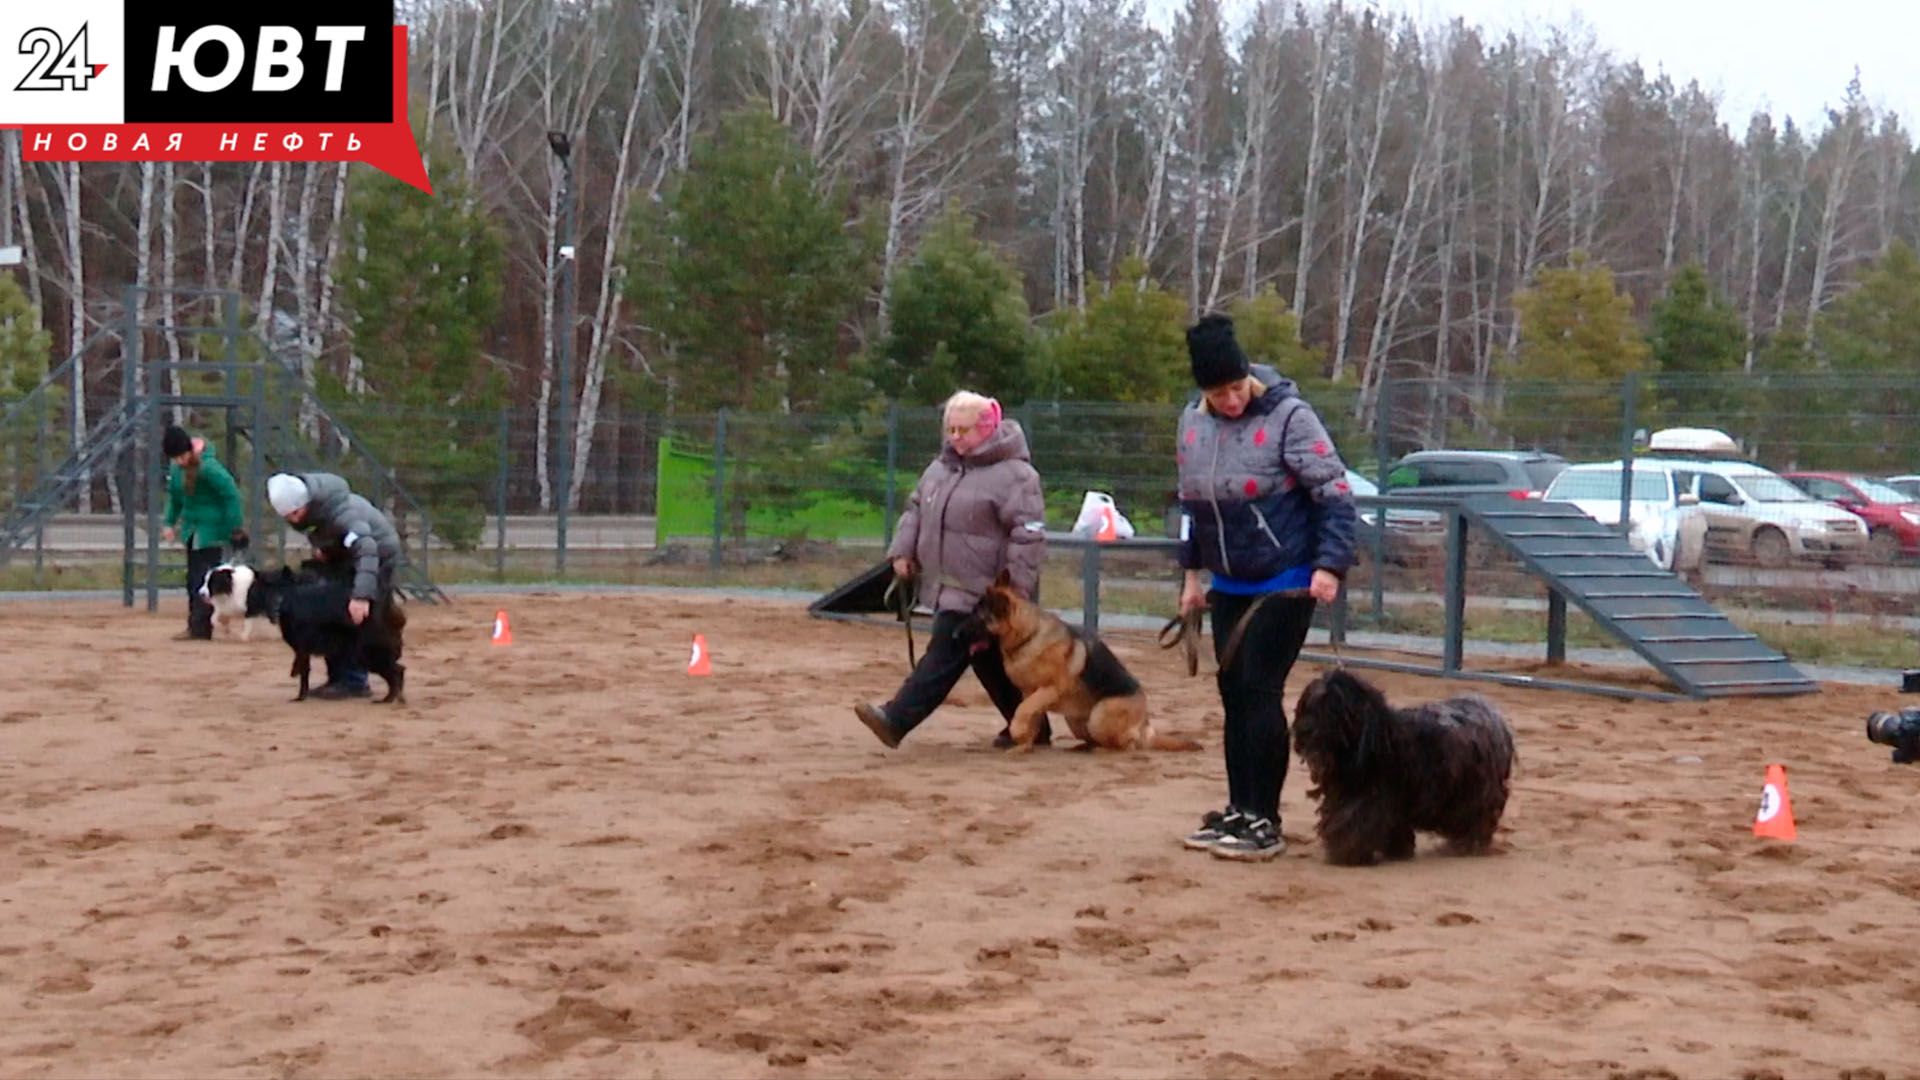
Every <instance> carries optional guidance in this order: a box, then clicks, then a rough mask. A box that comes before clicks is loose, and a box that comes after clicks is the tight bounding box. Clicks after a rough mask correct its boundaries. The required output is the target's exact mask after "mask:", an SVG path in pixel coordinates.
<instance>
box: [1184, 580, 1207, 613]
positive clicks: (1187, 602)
mask: <svg viewBox="0 0 1920 1080" xmlns="http://www.w3.org/2000/svg"><path fill="white" fill-rule="evenodd" d="M1206 608H1207V590H1206V588H1205V587H1204V586H1202V585H1201V584H1200V571H1198V570H1189V571H1187V574H1186V578H1185V580H1184V581H1183V582H1182V584H1181V586H1180V614H1181V616H1182V617H1184V616H1186V615H1187V614H1188V613H1190V612H1195V611H1205V610H1206Z"/></svg>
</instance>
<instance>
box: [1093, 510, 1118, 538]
mask: <svg viewBox="0 0 1920 1080" xmlns="http://www.w3.org/2000/svg"><path fill="white" fill-rule="evenodd" d="M1093 539H1094V540H1095V541H1096V542H1098V543H1102V544H1111V543H1113V542H1114V541H1115V540H1118V539H1120V527H1119V526H1118V525H1116V524H1114V520H1113V507H1111V506H1103V507H1101V508H1100V531H1099V532H1097V533H1094V534H1093Z"/></svg>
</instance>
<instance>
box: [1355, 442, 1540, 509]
mask: <svg viewBox="0 0 1920 1080" xmlns="http://www.w3.org/2000/svg"><path fill="white" fill-rule="evenodd" d="M1566 467H1567V460H1566V459H1565V458H1563V457H1561V456H1560V455H1558V454H1547V453H1542V452H1541V451H1538V450H1420V451H1417V452H1415V453H1411V454H1408V455H1407V456H1406V457H1403V458H1401V459H1400V460H1399V461H1396V462H1394V463H1393V467H1392V468H1391V469H1388V470H1387V491H1386V493H1387V494H1389V495H1427V494H1432V495H1444V496H1447V497H1449V498H1451V497H1454V496H1459V495H1511V496H1513V497H1514V498H1516V499H1537V498H1539V497H1540V495H1541V494H1542V493H1543V492H1545V491H1546V490H1547V485H1548V484H1551V483H1553V478H1554V477H1556V476H1559V475H1560V473H1561V470H1563V469H1565V468H1566Z"/></svg>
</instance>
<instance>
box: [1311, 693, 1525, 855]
mask: <svg viewBox="0 0 1920 1080" xmlns="http://www.w3.org/2000/svg"><path fill="white" fill-rule="evenodd" d="M1293 748H1294V749H1295V750H1296V751H1298V752H1299V754H1300V758H1301V760H1303V761H1305V762H1306V765H1307V772H1308V774H1309V775H1310V776H1312V778H1313V783H1314V787H1313V789H1312V790H1311V791H1309V792H1308V794H1309V795H1312V796H1313V797H1314V798H1316V799H1318V800H1320V823H1319V834H1320V843H1321V845H1322V846H1323V847H1324V848H1325V849H1326V858H1327V861H1328V862H1330V863H1334V864H1336V865H1340V866H1367V865H1371V864H1372V863H1374V862H1375V861H1377V860H1379V859H1382V858H1385V859H1407V858H1412V857H1413V834H1414V831H1415V830H1419V831H1421V832H1432V833H1438V834H1440V835H1441V836H1444V837H1446V838H1447V840H1448V842H1449V846H1450V847H1451V849H1452V850H1453V852H1454V853H1455V854H1461V855H1472V854H1480V853H1484V852H1485V851H1486V850H1487V849H1488V848H1489V847H1491V846H1492V844H1493V831H1494V829H1495V828H1497V827H1498V826H1499V824H1500V815H1501V813H1502V812H1504V811H1505V810H1506V807H1507V780H1508V777H1509V776H1510V775H1511V774H1512V772H1513V759H1514V753H1513V731H1512V730H1511V729H1510V728H1508V727H1507V722H1506V720H1505V719H1503V718H1502V717H1501V716H1500V713H1499V712H1498V711H1497V710H1495V709H1494V707H1493V706H1492V705H1491V704H1490V703H1488V702H1487V701H1486V700H1485V699H1484V698H1480V697H1475V696H1466V697H1455V698H1447V699H1446V700H1444V701H1434V702H1429V703H1427V704H1425V705H1421V706H1418V707H1416V708H1411V709H1396V708H1393V707H1392V706H1390V705H1388V704H1387V698H1386V695H1384V694H1382V693H1381V692H1380V690H1379V689H1378V688H1377V687H1375V686H1374V685H1373V684H1371V683H1369V682H1367V681H1366V680H1364V679H1362V678H1360V677H1359V676H1357V675H1354V674H1353V673H1351V672H1349V671H1346V670H1344V669H1340V668H1336V669H1334V670H1333V671H1330V672H1327V673H1326V674H1325V675H1322V676H1320V677H1319V678H1317V679H1315V680H1314V681H1313V682H1311V683H1309V684H1307V688H1306V689H1305V690H1303V691H1301V692H1300V701H1299V703H1298V704H1297V705H1295V706H1294V720H1293Z"/></svg>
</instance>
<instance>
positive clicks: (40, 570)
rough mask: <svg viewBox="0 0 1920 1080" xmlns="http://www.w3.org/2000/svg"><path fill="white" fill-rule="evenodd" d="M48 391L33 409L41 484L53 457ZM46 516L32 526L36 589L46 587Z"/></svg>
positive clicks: (44, 392) (42, 394) (34, 582)
mask: <svg viewBox="0 0 1920 1080" xmlns="http://www.w3.org/2000/svg"><path fill="white" fill-rule="evenodd" d="M48 392H49V391H43V392H42V393H41V395H40V403H39V404H38V405H36V406H35V407H34V410H33V412H34V416H35V418H36V419H37V420H38V422H39V427H40V431H39V438H38V439H36V440H35V442H34V445H35V446H37V447H39V451H40V475H39V478H38V480H37V481H36V482H37V483H41V484H44V483H46V482H47V476H48V474H49V473H50V472H51V471H52V470H53V459H52V457H51V455H49V454H48V452H47V393H48ZM48 516H49V515H46V514H41V515H40V523H39V524H37V525H35V526H34V527H33V587H34V588H36V589H41V588H45V587H46V569H47V517H48Z"/></svg>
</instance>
